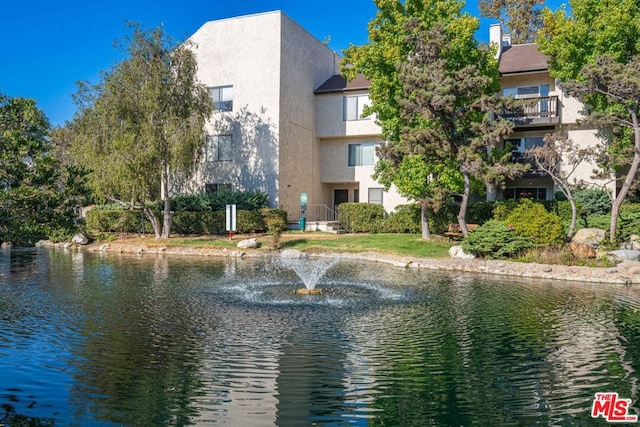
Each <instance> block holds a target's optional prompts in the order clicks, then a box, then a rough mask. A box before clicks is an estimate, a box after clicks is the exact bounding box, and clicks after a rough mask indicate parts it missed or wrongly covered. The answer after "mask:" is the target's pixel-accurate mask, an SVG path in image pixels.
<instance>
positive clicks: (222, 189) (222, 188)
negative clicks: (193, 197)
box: [204, 184, 231, 193]
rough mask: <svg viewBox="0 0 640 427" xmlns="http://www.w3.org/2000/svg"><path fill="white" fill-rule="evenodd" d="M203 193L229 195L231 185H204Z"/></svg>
mask: <svg viewBox="0 0 640 427" xmlns="http://www.w3.org/2000/svg"><path fill="white" fill-rule="evenodd" d="M204 192H205V193H230V192H231V184H205V185H204Z"/></svg>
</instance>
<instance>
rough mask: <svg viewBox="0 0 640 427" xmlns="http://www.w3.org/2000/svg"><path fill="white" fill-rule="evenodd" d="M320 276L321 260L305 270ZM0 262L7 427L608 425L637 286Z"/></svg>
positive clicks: (134, 262) (634, 369)
mask: <svg viewBox="0 0 640 427" xmlns="http://www.w3.org/2000/svg"><path fill="white" fill-rule="evenodd" d="M309 262H310V263H314V262H315V260H314V259H313V258H310V259H309ZM327 268H328V269H327V271H326V274H324V276H323V277H322V278H321V279H320V280H319V281H318V283H317V288H320V289H322V291H323V294H322V295H313V296H312V295H295V294H294V292H295V290H296V289H298V288H300V287H301V286H302V281H301V279H299V277H298V275H297V274H296V273H295V271H294V269H293V268H289V266H288V265H286V264H283V263H281V262H278V260H277V259H271V258H265V259H222V258H209V257H194V258H186V257H177V256H173V257H168V256H161V255H158V256H156V255H148V254H145V255H142V256H135V255H130V256H125V255H115V254H112V255H104V254H93V253H81V252H80V253H79V252H65V251H63V250H47V249H42V248H41V249H28V250H16V249H14V250H4V251H2V252H0V405H1V406H0V425H2V424H3V423H5V424H7V425H55V426H68V425H77V426H116V425H127V426H159V425H180V426H182V425H209V424H219V425H230V426H239V425H242V426H274V425H278V426H301V425H331V426H343V425H344V426H346V425H356V426H364V425H380V426H396V425H398V426H409V425H432V426H452V425H456V426H463V425H464V426H467V425H500V426H508V425H514V426H516V425H533V424H539V425H558V426H560V425H594V424H595V425H605V424H606V421H605V419H604V418H602V417H600V418H599V419H592V418H591V408H592V404H593V400H594V395H595V393H597V392H617V393H618V394H619V396H620V398H627V399H631V400H632V403H631V406H633V407H632V408H631V409H630V410H629V414H636V413H637V409H636V407H637V406H638V404H637V399H638V397H639V396H638V378H639V375H638V370H639V369H640V311H639V309H640V291H639V289H638V288H637V287H625V286H617V285H595V284H582V283H562V282H548V281H547V282H545V281H526V282H522V281H515V280H506V279H501V278H495V277H488V276H486V277H485V276H472V275H467V274H462V273H460V274H457V273H447V274H444V273H442V274H440V273H437V272H433V271H425V270H415V269H400V268H396V267H390V266H387V265H383V264H375V263H365V262H353V261H350V262H346V261H340V262H337V263H336V264H335V265H331V266H328V267H327Z"/></svg>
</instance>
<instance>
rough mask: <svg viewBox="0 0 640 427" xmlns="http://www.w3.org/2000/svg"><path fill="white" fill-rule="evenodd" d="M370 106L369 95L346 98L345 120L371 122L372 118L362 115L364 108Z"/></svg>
mask: <svg viewBox="0 0 640 427" xmlns="http://www.w3.org/2000/svg"><path fill="white" fill-rule="evenodd" d="M367 105H370V101H369V95H355V96H345V97H344V120H345V121H347V120H369V119H370V118H371V116H366V117H364V116H363V115H362V113H363V111H364V107H365V106H367Z"/></svg>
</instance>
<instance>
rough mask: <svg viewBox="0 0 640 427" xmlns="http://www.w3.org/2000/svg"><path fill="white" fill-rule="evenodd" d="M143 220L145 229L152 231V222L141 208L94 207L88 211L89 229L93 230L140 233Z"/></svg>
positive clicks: (147, 231)
mask: <svg viewBox="0 0 640 427" xmlns="http://www.w3.org/2000/svg"><path fill="white" fill-rule="evenodd" d="M143 221H144V231H145V232H146V233H152V232H153V228H152V227H151V223H150V222H149V221H148V220H147V218H146V217H143V215H142V212H141V211H139V210H101V209H92V210H90V211H89V212H87V229H88V230H89V231H91V232H94V231H95V232H97V231H106V232H116V233H140V232H142V227H143V225H142V222H143Z"/></svg>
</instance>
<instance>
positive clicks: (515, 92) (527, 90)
mask: <svg viewBox="0 0 640 427" xmlns="http://www.w3.org/2000/svg"><path fill="white" fill-rule="evenodd" d="M502 95H504V96H505V97H506V96H510V97H512V98H516V99H526V98H540V100H539V101H538V102H537V103H536V105H527V106H525V107H524V111H525V113H526V115H527V116H530V115H532V114H533V115H539V116H540V117H548V113H549V85H532V86H519V87H506V88H504V89H503V90H502Z"/></svg>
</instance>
